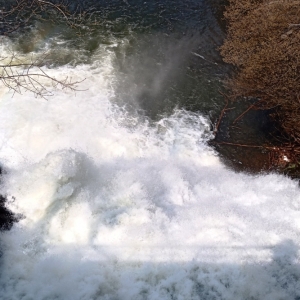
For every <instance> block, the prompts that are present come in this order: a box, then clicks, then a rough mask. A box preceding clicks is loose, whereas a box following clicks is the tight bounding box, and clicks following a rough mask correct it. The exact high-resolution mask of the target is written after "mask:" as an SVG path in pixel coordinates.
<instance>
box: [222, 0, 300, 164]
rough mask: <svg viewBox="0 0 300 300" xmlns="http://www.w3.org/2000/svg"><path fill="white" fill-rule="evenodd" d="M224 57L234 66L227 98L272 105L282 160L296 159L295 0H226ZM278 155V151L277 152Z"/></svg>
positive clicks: (299, 95)
mask: <svg viewBox="0 0 300 300" xmlns="http://www.w3.org/2000/svg"><path fill="white" fill-rule="evenodd" d="M224 15H225V18H226V20H227V24H228V36H227V39H226V40H225V42H224V45H223V46H222V47H221V54H222V55H223V58H224V61H225V62H227V63H230V64H233V65H234V66H236V68H237V72H236V75H235V76H234V77H233V78H232V79H230V80H229V81H228V88H229V90H230V98H231V99H232V100H236V99H239V98H241V97H247V98H257V100H258V101H257V102H256V103H255V104H254V105H253V104H252V106H251V108H253V109H273V110H274V111H275V113H273V117H274V120H275V121H276V122H278V125H279V127H280V132H281V134H280V137H279V138H280V142H281V145H280V149H281V150H282V151H284V152H285V157H286V161H288V160H290V161H291V162H292V163H293V164H295V163H296V164H298V165H299V163H300V0H229V6H228V7H227V9H226V11H225V14H224ZM279 157H280V155H279Z"/></svg>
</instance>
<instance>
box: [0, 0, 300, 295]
mask: <svg viewBox="0 0 300 300" xmlns="http://www.w3.org/2000/svg"><path fill="white" fill-rule="evenodd" d="M91 4H93V5H94V6H93V7H92V5H91ZM83 6H84V8H90V7H92V8H90V9H91V12H93V16H95V19H93V20H92V21H93V22H95V23H93V22H92V21H91V23H90V24H85V26H82V27H81V28H80V34H79V33H78V32H77V31H74V30H73V29H70V28H69V27H67V26H64V25H60V26H57V25H54V24H50V23H47V22H43V21H39V22H37V23H36V24H35V26H32V28H31V29H30V30H28V31H25V32H23V33H22V34H18V35H17V36H15V37H14V38H13V39H7V38H3V39H2V43H1V56H2V57H8V56H9V55H10V53H11V50H13V51H14V52H15V53H17V54H18V57H20V58H22V59H23V60H24V61H30V60H31V59H32V57H38V56H41V55H42V54H43V53H45V51H46V52H47V56H46V58H45V59H44V60H43V67H42V68H43V70H45V71H46V72H47V74H49V75H51V76H53V77H55V78H58V79H61V80H63V79H64V78H66V77H68V78H70V79H71V80H73V81H78V82H79V83H78V87H77V91H75V92H74V91H70V90H68V89H63V90H60V89H56V88H55V87H53V85H52V84H51V83H49V81H47V80H45V81H44V80H43V79H41V83H43V84H44V86H45V87H46V88H47V90H48V91H49V92H51V93H52V95H51V96H48V97H46V99H41V98H36V97H34V95H32V94H31V93H29V92H26V93H23V94H22V95H19V94H14V95H13V93H12V91H9V90H7V89H6V88H5V87H3V86H1V87H0V88H1V90H0V92H1V101H0V143H1V144H0V145H1V147H0V161H1V165H2V168H3V170H5V172H4V174H3V176H2V184H1V187H0V192H1V194H2V195H6V198H7V200H6V206H7V208H9V209H10V210H11V211H12V212H13V213H14V214H15V215H17V216H18V217H19V221H18V222H16V223H14V225H13V227H12V228H11V230H9V231H2V232H0V241H1V242H0V243H1V257H0V298H1V299H3V300H12V299H18V300H19V299H24V300H25V299H26V300H31V299H35V300H43V299H48V300H50V299H51V300H52V299H53V300H54V299H60V300H62V299H63V300H68V299H70V300H77V299H78V300H79V299H84V300H89V299H100V300H102V299H103V300H113V299H114V300H117V299H122V300H127V299H128V300H131V299H145V300H148V299H149V300H152V299H153V300H154V299H163V300H165V299H178V300H179V299H185V300H192V299H204V300H212V299H224V300H225V299H226V300H227V299H228V300H229V299H237V300H238V299H240V300H245V299H249V300H250V299H251V300H253V299H257V300H260V299H272V300H279V299H282V300H287V299H291V300H292V299H293V300H296V299H300V280H299V278H300V268H299V260H300V256H299V251H298V250H299V247H300V239H299V234H300V221H299V220H300V194H299V187H298V182H297V181H295V180H292V179H290V178H287V177H284V176H282V175H278V174H274V173H269V174H267V173H266V174H264V173H259V174H254V175H253V174H252V175H251V174H248V173H245V172H235V171H234V170H232V169H230V168H228V167H227V166H226V165H225V164H224V163H223V161H222V159H221V158H220V155H219V154H218V153H217V152H216V151H215V149H213V148H212V147H211V146H209V141H210V140H211V139H213V137H214V135H213V125H214V124H212V120H214V119H215V118H216V115H217V114H218V113H219V112H220V110H221V108H222V107H223V105H224V100H223V98H222V97H221V95H220V93H219V90H220V89H222V83H221V82H222V80H223V79H224V78H225V76H226V74H227V73H228V71H229V67H228V66H226V65H225V64H224V63H223V62H222V59H221V58H220V56H219V54H218V51H217V48H218V46H219V45H220V44H221V43H222V39H223V38H224V32H223V30H222V28H220V26H221V25H222V24H221V23H220V22H218V21H217V19H216V16H217V15H219V11H216V10H215V9H216V8H215V6H214V5H212V4H211V3H210V1H200V0H198V1H195V0H189V1H177V0H172V1H171V0H165V1H157V2H155V1H131V0H127V1H116V0H115V1H109V2H108V1H96V2H95V1H85V2H84V4H83Z"/></svg>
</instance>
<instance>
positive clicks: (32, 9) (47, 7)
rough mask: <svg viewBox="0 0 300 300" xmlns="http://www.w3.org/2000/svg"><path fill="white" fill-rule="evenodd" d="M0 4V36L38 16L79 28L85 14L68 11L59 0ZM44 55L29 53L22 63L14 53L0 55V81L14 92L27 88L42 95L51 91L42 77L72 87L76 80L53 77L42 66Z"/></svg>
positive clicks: (20, 1)
mask: <svg viewBox="0 0 300 300" xmlns="http://www.w3.org/2000/svg"><path fill="white" fill-rule="evenodd" d="M0 8H1V9H0V20H1V22H0V34H1V35H2V36H10V35H12V34H14V33H15V32H18V31H20V30H22V29H23V28H25V27H26V26H29V25H31V23H32V22H33V21H35V20H40V19H47V20H48V21H53V22H54V20H55V21H56V22H64V23H66V24H67V25H68V26H70V27H72V28H80V26H81V24H82V23H83V21H84V20H85V16H86V14H85V13H82V12H78V11H76V12H75V13H72V14H71V13H70V12H69V11H68V9H67V2H63V1H52V0H51V1H44V0H13V1H6V2H2V4H0ZM46 57H47V54H46V53H45V54H44V55H40V56H39V57H38V58H33V57H32V58H31V60H30V62H29V63H27V62H26V63H24V61H22V60H21V59H20V58H19V57H18V55H16V54H15V53H11V55H10V56H9V57H2V58H0V81H1V82H2V84H4V85H5V86H6V87H8V88H9V89H10V90H13V91H14V93H20V94H21V93H22V92H23V91H29V92H32V93H34V95H35V96H40V97H43V98H45V97H47V96H49V95H51V92H50V90H48V89H47V87H46V84H44V83H43V82H44V79H46V80H47V82H48V83H51V84H52V86H54V87H57V88H60V89H71V90H76V89H77V84H78V83H79V82H78V81H72V80H71V78H68V77H66V78H64V79H63V80H60V79H56V78H54V77H53V76H50V75H49V74H48V73H47V72H46V71H45V69H44V68H42V65H43V62H44V60H45V59H46ZM1 63H2V64H1Z"/></svg>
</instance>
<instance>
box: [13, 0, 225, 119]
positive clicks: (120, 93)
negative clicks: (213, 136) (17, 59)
mask: <svg viewBox="0 0 300 300" xmlns="http://www.w3.org/2000/svg"><path fill="white" fill-rule="evenodd" d="M223 2H224V1H177V0H176V1H175V0H173V1H171V0H169V1H130V0H129V1H83V2H81V1H79V2H76V1H75V2H72V5H71V6H70V9H71V10H72V11H74V12H75V16H78V12H79V11H87V12H88V14H89V17H88V18H86V19H84V22H83V25H82V26H79V27H76V29H72V28H70V27H68V26H66V25H63V24H62V23H61V22H60V23H59V25H58V24H57V23H55V22H54V23H53V22H52V23H50V22H49V21H41V20H37V21H36V22H35V25H34V26H33V28H34V29H31V30H29V31H28V32H25V33H24V34H22V35H21V36H20V35H19V34H17V40H18V43H17V46H16V47H17V50H21V51H23V52H31V51H43V50H44V49H46V48H47V50H48V49H49V48H48V47H49V44H50V49H51V54H50V55H48V57H47V59H46V61H45V62H46V63H47V64H48V66H50V67H51V66H58V65H62V64H71V65H77V64H80V63H91V62H92V60H93V59H94V58H93V54H94V53H95V52H96V51H97V49H99V47H101V46H103V45H111V51H114V52H115V54H116V59H115V68H116V70H118V72H119V74H120V78H119V80H118V83H117V85H118V86H117V88H116V90H117V95H116V99H115V100H116V102H117V103H119V104H120V105H125V106H126V107H127V109H128V110H131V111H136V110H139V114H143V115H145V116H147V117H150V118H151V119H154V120H156V119H158V118H160V116H161V115H163V114H169V113H171V112H172V111H173V109H174V108H175V107H179V108H184V109H187V110H190V111H194V112H198V111H201V112H202V113H204V114H206V115H209V116H210V117H211V118H212V119H214V118H215V117H216V115H217V112H219V111H220V108H221V106H222V105H223V99H222V97H221V96H220V94H219V90H220V89H222V84H221V80H222V79H224V76H225V74H226V73H227V72H228V66H226V65H225V64H224V63H223V62H222V59H221V57H220V55H219V53H218V47H219V46H220V45H221V44H222V40H223V38H224V32H223V29H222V28H221V26H222V25H221V23H220V12H221V11H222V9H223V6H222V4H223ZM31 28H32V27H31ZM37 36H40V39H42V40H43V41H42V42H34V40H35V39H36V37H37ZM57 37H59V38H60V39H63V40H64V41H65V43H64V44H63V45H61V46H60V45H59V44H58V43H57V40H56V38H57ZM28 40H31V41H33V43H28ZM120 41H122V42H120ZM46 44H47V45H46ZM74 50H76V51H74Z"/></svg>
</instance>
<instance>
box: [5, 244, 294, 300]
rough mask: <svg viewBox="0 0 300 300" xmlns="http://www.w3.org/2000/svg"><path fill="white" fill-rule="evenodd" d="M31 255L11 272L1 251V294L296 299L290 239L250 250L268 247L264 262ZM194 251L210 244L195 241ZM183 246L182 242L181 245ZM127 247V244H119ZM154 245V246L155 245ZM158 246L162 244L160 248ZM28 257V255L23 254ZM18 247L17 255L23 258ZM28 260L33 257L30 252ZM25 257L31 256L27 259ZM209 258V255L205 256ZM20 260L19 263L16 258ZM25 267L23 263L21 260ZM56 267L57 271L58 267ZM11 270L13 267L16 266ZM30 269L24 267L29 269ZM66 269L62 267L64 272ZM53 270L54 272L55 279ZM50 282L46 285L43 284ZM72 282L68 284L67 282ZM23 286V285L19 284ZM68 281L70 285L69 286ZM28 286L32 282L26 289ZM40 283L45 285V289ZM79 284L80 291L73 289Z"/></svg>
mask: <svg viewBox="0 0 300 300" xmlns="http://www.w3.org/2000/svg"><path fill="white" fill-rule="evenodd" d="M75 248H76V245H69V246H65V247H64V250H65V251H68V255H67V256H66V255H65V254H66V253H65V252H63V253H56V255H54V256H51V255H47V256H45V257H44V258H43V259H42V260H40V258H38V257H37V260H36V265H35V266H33V267H34V269H35V272H33V273H31V272H30V273H27V276H28V277H26V274H23V272H22V271H21V273H20V274H18V273H17V274H13V273H11V270H12V269H13V270H14V268H13V267H10V265H9V264H10V262H8V261H6V256H7V255H6V253H4V255H3V256H2V257H0V287H2V288H3V291H4V292H3V293H2V297H3V298H2V299H3V300H8V299H14V296H16V295H23V296H24V297H25V298H26V297H27V298H28V299H31V297H33V296H34V297H37V298H36V299H42V298H43V299H71V298H72V297H73V298H72V299H74V300H76V299H95V300H97V299H115V300H121V299H123V300H124V299H128V300H129V299H145V300H151V299H176V300H179V299H186V300H192V299H205V300H232V299H236V300H266V299H269V300H299V299H300V266H299V263H298V262H297V261H296V259H297V255H298V251H299V249H298V248H297V246H296V245H295V244H294V242H293V241H291V240H285V241H282V242H281V243H278V244H277V245H275V246H266V247H261V248H259V249H255V250H256V251H258V252H259V251H269V252H271V253H272V254H273V257H272V259H271V260H270V261H268V262H260V263H252V262H241V263H240V264H235V263H213V262H205V261H198V260H197V261H196V260H195V261H190V262H184V261H183V262H180V261H179V262H174V261H173V262H170V261H162V262H151V261H137V260H132V261H130V260H127V261H120V260H118V259H117V258H116V257H114V258H112V257H111V255H110V253H109V252H110V250H109V249H106V248H105V247H101V246H99V247H98V249H97V250H98V251H99V252H101V253H102V260H100V261H95V260H89V259H88V258H85V259H84V260H83V259H82V258H81V257H80V255H78V254H77V253H76V251H74V250H75ZM198 248H199V252H200V253H201V250H204V251H205V252H207V251H210V249H211V250H213V251H215V250H216V249H215V248H214V247H207V248H206V247H205V246H200V245H199V247H198ZM185 249H187V250H188V247H187V248H185ZM124 250H127V249H124ZM155 250H159V249H155ZM162 250H163V249H162ZM223 250H226V251H233V252H238V251H244V252H249V251H251V250H253V249H251V247H250V248H247V247H245V248H243V247H241V248H239V249H237V248H235V247H232V248H231V247H228V248H227V249H220V251H223ZM28 255H29V256H30V254H28ZM26 256H27V254H26V252H24V255H23V257H22V259H29V257H28V258H27V257H26ZM33 259H34V257H33ZM29 260H31V259H29ZM213 260H214V258H213V257H210V261H213ZM19 263H21V262H19ZM27 268H28V265H27ZM58 269H60V271H58ZM16 270H17V269H16ZM28 270H30V267H29V269H28ZM66 270H67V271H66ZM55 274H60V276H59V278H58V277H56V275H55ZM49 282H51V286H49V285H48V283H49ZM71 282H72V284H71ZM24 284H25V286H26V285H27V286H28V287H29V288H28V289H26V288H25V289H24ZM70 284H71V285H72V288H70ZM30 286H32V287H34V288H33V289H30ZM45 286H48V288H47V289H45ZM79 287H80V290H79Z"/></svg>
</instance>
